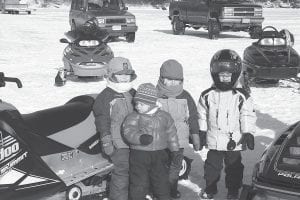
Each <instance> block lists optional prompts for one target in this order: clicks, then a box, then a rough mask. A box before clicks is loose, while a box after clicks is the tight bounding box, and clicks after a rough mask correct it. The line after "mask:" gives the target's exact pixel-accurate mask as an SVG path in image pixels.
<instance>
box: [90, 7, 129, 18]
mask: <svg viewBox="0 0 300 200" xmlns="http://www.w3.org/2000/svg"><path fill="white" fill-rule="evenodd" d="M90 14H91V16H92V17H101V16H105V17H107V16H118V17H120V16H124V17H134V15H133V14H131V13H130V12H128V11H126V10H119V9H118V10H114V9H108V8H103V9H101V10H95V11H90Z"/></svg>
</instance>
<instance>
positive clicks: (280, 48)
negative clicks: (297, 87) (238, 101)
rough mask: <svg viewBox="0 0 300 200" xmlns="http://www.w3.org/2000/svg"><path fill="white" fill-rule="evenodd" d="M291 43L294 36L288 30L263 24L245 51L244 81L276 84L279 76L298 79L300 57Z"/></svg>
mask: <svg viewBox="0 0 300 200" xmlns="http://www.w3.org/2000/svg"><path fill="white" fill-rule="evenodd" d="M293 45H294V36H293V34H291V33H290V32H289V31H288V30H286V29H283V30H281V31H278V30H277V29H276V28H274V27H272V26H266V27H265V28H264V29H263V30H262V33H261V35H260V38H259V39H258V41H256V42H253V43H252V45H251V46H249V47H247V48H246V49H245V51H244V58H243V74H244V76H245V79H246V80H245V84H249V83H251V82H256V83H260V82H267V83H278V81H279V80H280V79H285V80H286V79H288V80H292V81H298V82H299V80H300V78H299V77H297V75H298V76H299V75H300V56H299V54H298V53H297V51H296V50H295V49H293Z"/></svg>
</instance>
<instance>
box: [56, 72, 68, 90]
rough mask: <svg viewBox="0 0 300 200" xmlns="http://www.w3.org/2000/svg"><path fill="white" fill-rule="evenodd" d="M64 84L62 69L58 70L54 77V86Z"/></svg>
mask: <svg viewBox="0 0 300 200" xmlns="http://www.w3.org/2000/svg"><path fill="white" fill-rule="evenodd" d="M65 84H66V78H65V73H64V70H59V71H58V72H57V74H56V77H55V86H58V87H60V86H64V85H65Z"/></svg>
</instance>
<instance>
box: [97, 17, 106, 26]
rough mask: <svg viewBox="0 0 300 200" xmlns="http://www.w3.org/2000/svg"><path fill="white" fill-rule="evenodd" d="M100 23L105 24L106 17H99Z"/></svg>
mask: <svg viewBox="0 0 300 200" xmlns="http://www.w3.org/2000/svg"><path fill="white" fill-rule="evenodd" d="M97 22H98V24H105V18H101V17H97Z"/></svg>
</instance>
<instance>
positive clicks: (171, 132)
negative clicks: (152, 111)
mask: <svg viewBox="0 0 300 200" xmlns="http://www.w3.org/2000/svg"><path fill="white" fill-rule="evenodd" d="M166 115H167V130H166V134H167V135H168V147H169V149H170V151H178V150H179V142H178V136H177V129H176V127H175V122H174V120H173V118H172V117H171V115H170V114H169V113H166Z"/></svg>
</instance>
